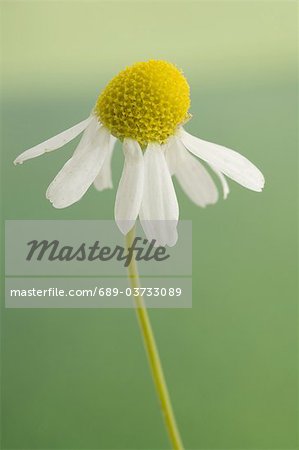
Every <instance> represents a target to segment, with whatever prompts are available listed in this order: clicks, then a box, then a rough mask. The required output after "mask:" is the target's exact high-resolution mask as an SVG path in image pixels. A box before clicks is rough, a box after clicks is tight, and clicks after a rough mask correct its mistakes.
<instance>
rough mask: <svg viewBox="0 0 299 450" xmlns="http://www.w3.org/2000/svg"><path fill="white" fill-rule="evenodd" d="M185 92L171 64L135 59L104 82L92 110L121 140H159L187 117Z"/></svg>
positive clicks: (179, 74)
mask: <svg viewBox="0 0 299 450" xmlns="http://www.w3.org/2000/svg"><path fill="white" fill-rule="evenodd" d="M189 95H190V89H189V85H188V83H187V80H186V78H185V77H184V75H183V74H182V72H181V71H180V70H178V69H177V68H176V67H175V66H174V65H173V64H171V63H169V62H166V61H155V60H151V61H147V62H139V63H136V64H134V65H133V66H130V67H127V68H126V69H125V70H123V71H121V72H120V73H119V74H118V75H116V77H114V78H113V79H112V80H111V81H110V82H109V83H108V85H107V86H106V87H105V89H104V90H103V92H102V93H101V94H100V96H99V98H98V100H97V103H96V106H95V113H96V115H97V117H98V119H99V121H100V122H101V123H102V124H103V125H104V126H106V128H108V129H109V130H110V132H111V133H112V134H113V135H114V136H116V137H117V138H119V139H121V140H122V139H124V138H131V139H134V140H136V141H138V142H139V143H140V144H141V145H146V144H148V143H149V142H158V143H160V144H162V143H164V142H165V141H166V140H167V138H168V137H169V136H171V135H173V134H174V133H175V130H176V128H177V127H178V126H179V125H180V124H182V123H184V122H185V121H186V120H188V118H189V115H188V109H189V106H190V96H189Z"/></svg>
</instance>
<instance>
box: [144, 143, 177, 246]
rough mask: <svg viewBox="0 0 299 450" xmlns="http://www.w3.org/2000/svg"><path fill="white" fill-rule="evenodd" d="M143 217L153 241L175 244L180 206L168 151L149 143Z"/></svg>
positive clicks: (146, 158) (146, 230) (145, 162)
mask: <svg viewBox="0 0 299 450" xmlns="http://www.w3.org/2000/svg"><path fill="white" fill-rule="evenodd" d="M139 217H140V220H141V224H142V227H143V229H144V231H145V234H146V236H147V238H148V239H149V240H152V239H154V240H156V245H163V246H164V245H169V246H173V245H175V243H176V241H177V237H178V236H177V229H176V228H177V222H178V218H179V206H178V202H177V198H176V193H175V190H174V187H173V183H172V179H171V175H170V173H169V170H168V167H167V163H166V160H165V156H164V149H163V147H161V146H160V145H158V144H149V145H148V147H147V150H146V152H145V155H144V188H143V198H142V203H141V209H140V214H139Z"/></svg>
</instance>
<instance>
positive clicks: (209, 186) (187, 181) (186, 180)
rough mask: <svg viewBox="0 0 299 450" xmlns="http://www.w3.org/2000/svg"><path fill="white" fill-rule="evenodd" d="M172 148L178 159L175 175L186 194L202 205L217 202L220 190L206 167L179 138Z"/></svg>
mask: <svg viewBox="0 0 299 450" xmlns="http://www.w3.org/2000/svg"><path fill="white" fill-rule="evenodd" d="M171 150H172V151H173V152H174V153H175V154H176V159H177V166H176V172H175V175H176V177H177V179H178V181H179V183H180V185H181V186H182V189H183V190H184V191H185V193H186V195H188V197H189V198H190V199H191V200H192V201H193V202H194V203H195V204H196V205H198V206H201V207H205V206H206V205H211V204H214V203H216V202H217V200H218V190H217V188H216V185H215V183H214V181H213V179H212V177H211V176H210V174H209V173H208V171H207V170H206V169H205V167H204V166H203V165H202V164H201V163H200V162H199V161H198V160H197V159H196V158H195V157H194V156H192V155H191V154H190V153H189V152H188V151H187V150H186V149H185V147H184V145H183V144H182V142H181V141H180V140H179V139H178V138H176V140H175V142H174V145H173V148H172V149H171Z"/></svg>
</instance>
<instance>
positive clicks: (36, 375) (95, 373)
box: [1, 1, 298, 450]
mask: <svg viewBox="0 0 299 450" xmlns="http://www.w3.org/2000/svg"><path fill="white" fill-rule="evenodd" d="M296 9H297V3H296V2H292V1H284V2H280V1H273V2H272V1H260V2H258V1H219V2H216V1H195V2H189V1H182V2H172V1H164V2H162V1H153V2H141V1H139V2H137V1H136V2H128V1H119V2H114V1H110V2H101V1H91V2H89V1H81V2H79V1H74V2H73V1H65V2H62V1H60V2H54V1H53V2H50V1H49V2H43V1H39V2H34V1H32V2H30V1H26V2H25V1H19V2H14V1H7V2H2V4H1V11H2V53H3V65H2V75H3V77H2V78H3V87H4V89H3V95H2V108H3V109H2V117H1V124H2V170H3V177H2V179H3V189H2V192H3V202H2V206H3V217H4V218H7V219H82V218H84V219H102V218H103V219H110V218H112V217H113V203H114V198H115V189H114V190H109V191H106V192H103V193H98V192H96V191H95V190H94V189H90V190H89V191H88V193H87V194H86V195H85V197H84V198H83V200H82V201H80V202H79V203H77V204H76V205H74V206H72V207H70V208H68V209H65V210H55V209H54V208H52V207H51V205H50V203H49V202H48V201H46V199H45V195H44V194H45V190H46V187H47V185H48V184H49V183H50V181H51V180H52V179H53V178H54V176H55V175H56V173H57V172H58V170H59V169H60V167H61V166H62V165H63V163H64V162H65V161H66V159H67V158H68V157H69V156H70V155H71V153H72V151H73V149H74V144H75V143H74V142H73V143H70V144H68V145H67V146H66V147H65V148H63V149H61V150H58V151H57V152H53V153H51V154H49V155H46V156H44V157H41V158H37V159H35V160H32V161H30V162H27V163H26V164H24V165H23V166H19V167H14V166H13V165H12V161H13V159H14V158H15V157H16V156H17V155H18V154H19V153H21V152H22V151H23V150H25V149H26V148H28V147H31V146H33V145H34V144H36V143H39V142H41V141H42V140H45V139H46V138H48V137H50V136H51V135H54V134H56V133H58V132H59V131H62V130H63V129H66V128H67V127H69V126H71V125H73V124H74V123H76V122H78V121H80V120H82V119H84V118H85V117H87V115H88V114H89V111H90V110H91V109H92V107H93V105H94V102H95V100H96V98H97V95H98V93H99V92H100V91H101V89H102V88H103V87H104V86H105V84H106V83H107V82H108V80H109V79H110V78H111V77H112V76H114V75H115V74H116V73H117V72H118V71H119V70H120V69H122V68H124V67H125V66H127V65H130V64H131V63H133V62H136V61H140V60H141V61H142V60H147V59H150V58H155V59H167V60H170V61H172V62H174V63H176V64H177V65H178V66H179V67H182V68H183V69H184V72H185V74H186V76H187V78H188V80H189V82H190V86H191V95H192V107H191V112H192V114H193V119H192V121H191V122H190V123H189V124H188V126H187V129H188V130H189V131H191V132H193V133H194V134H196V135H198V136H200V137H202V138H203V139H207V140H211V141H214V142H218V143H222V144H223V145H226V146H228V147H232V148H235V149H237V150H238V151H240V152H241V153H243V154H244V155H245V156H247V157H248V158H249V159H250V160H252V161H253V162H254V163H255V164H256V165H257V166H258V167H260V168H261V169H262V171H263V173H264V174H265V178H266V187H265V190H264V192H263V193H262V194H256V193H253V192H250V191H247V190H245V189H243V188H242V187H240V186H239V185H237V184H235V183H233V182H230V187H231V193H230V195H229V198H228V199H227V200H226V201H223V200H222V199H221V200H220V201H219V203H218V204H217V205H216V206H213V207H208V208H206V209H199V208H197V207H195V206H194V205H193V204H191V202H190V201H189V200H188V199H187V198H186V197H185V196H184V194H183V193H182V192H181V190H180V188H179V186H177V185H176V190H177V194H178V198H179V203H180V215H181V218H183V219H192V221H193V243H194V247H193V308H192V310H155V311H153V310H152V311H151V312H150V315H151V319H152V322H153V326H154V330H155V333H156V336H157V340H158V344H159V347H160V352H161V357H162V359H163V363H164V368H165V373H166V377H167V380H168V383H169V388H170V392H171V395H172V399H173V404H174V407H175V411H176V415H177V421H178V423H179V425H180V429H181V432H182V436H183V440H184V443H185V446H186V448H187V449H232V448H233V449H270V448H280V449H295V448H298V437H297V424H298V421H297V419H298V416H297V407H298V396H297V388H298V384H297V381H298V370H297V369H298V366H297V356H298V353H297V352H298V347H297V330H298V328H297V325H298V323H297V312H298V311H297V284H296V277H297V224H296V218H297V206H298V199H297V188H298V186H297V129H296V128H297V120H298V117H297V91H296V84H297V74H296V62H297V61H296V60H297V56H296V55H297V53H296V50H297V49H296V37H297V34H296V33H297V30H296ZM117 148H118V151H116V152H115V154H114V159H113V166H114V184H115V185H116V186H117V183H118V179H119V176H120V171H121V167H122V161H123V157H122V152H121V147H120V146H118V147H117ZM2 448H3V449H101V450H103V449H168V448H169V444H168V440H167V436H166V434H165V431H164V427H163V422H162V420H161V415H160V411H159V405H158V402H157V399H156V396H155V391H154V387H153V384H152V380H151V376H150V373H149V369H148V365H147V360H146V356H145V353H144V349H143V345H142V341H141V337H140V334H139V330H138V326H137V322H136V317H135V314H134V311H132V310H5V309H4V307H3V309H2Z"/></svg>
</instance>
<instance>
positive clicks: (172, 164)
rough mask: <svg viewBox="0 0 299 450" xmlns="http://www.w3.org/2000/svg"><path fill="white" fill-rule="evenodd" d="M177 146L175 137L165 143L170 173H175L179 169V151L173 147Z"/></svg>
mask: <svg viewBox="0 0 299 450" xmlns="http://www.w3.org/2000/svg"><path fill="white" fill-rule="evenodd" d="M176 147H177V139H176V138H175V137H171V138H169V140H168V142H167V144H166V145H165V159H166V162H167V165H168V169H169V172H170V175H175V173H176V169H177V164H178V161H177V156H178V155H177V152H176V151H174V150H173V149H174V148H176Z"/></svg>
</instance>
